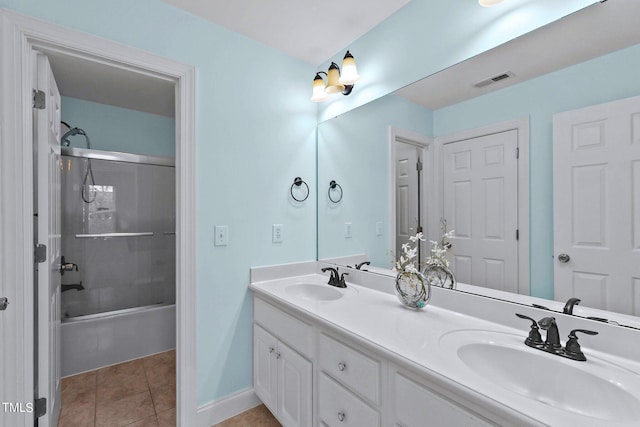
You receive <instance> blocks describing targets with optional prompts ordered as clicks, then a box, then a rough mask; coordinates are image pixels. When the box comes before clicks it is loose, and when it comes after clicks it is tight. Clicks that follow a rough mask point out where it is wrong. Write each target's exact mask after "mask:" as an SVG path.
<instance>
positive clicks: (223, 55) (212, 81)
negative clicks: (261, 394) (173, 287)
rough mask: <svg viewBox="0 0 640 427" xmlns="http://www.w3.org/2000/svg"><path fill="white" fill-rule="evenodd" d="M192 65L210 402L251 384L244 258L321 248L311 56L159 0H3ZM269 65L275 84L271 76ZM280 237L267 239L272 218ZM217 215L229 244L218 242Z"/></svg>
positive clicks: (202, 330) (282, 257)
mask: <svg viewBox="0 0 640 427" xmlns="http://www.w3.org/2000/svg"><path fill="white" fill-rule="evenodd" d="M0 7H6V8H9V9H14V10H16V11H19V12H22V13H24V14H27V15H32V16H34V17H38V18H42V19H45V20H47V21H51V22H54V23H57V24H60V25H64V26H68V27H70V28H73V29H76V30H80V31H84V32H88V33H92V34H95V35H98V36H100V37H104V38H107V39H110V40H114V41H117V42H120V43H123V44H126V45H130V46H133V47H136V48H139V49H144V50H147V51H150V52H152V53H155V54H158V55H162V56H164V57H168V58H171V59H173V60H177V61H181V62H184V63H187V64H191V65H194V66H195V67H196V70H197V92H196V93H197V104H196V108H197V129H196V140H197V218H198V219H197V223H196V228H197V236H198V237H197V239H198V240H197V260H196V262H197V282H196V283H186V284H184V285H185V286H195V288H196V292H197V301H198V306H197V328H198V329H197V343H198V348H197V359H198V364H197V378H198V403H199V404H203V403H206V402H210V401H213V400H217V399H220V398H222V397H225V396H228V395H230V394H232V393H234V392H237V391H238V390H241V389H245V388H248V387H251V386H252V326H251V323H252V313H251V311H252V306H251V299H250V292H249V290H248V283H249V268H250V267H251V266H257V265H269V264H278V263H287V262H296V261H308V260H314V259H315V258H316V233H315V229H316V228H315V224H316V221H315V211H316V209H315V194H313V193H312V194H311V196H310V197H309V199H308V200H307V201H306V202H304V203H303V204H292V203H290V201H289V199H288V194H289V186H290V185H291V183H292V181H293V178H294V177H296V176H301V177H303V178H304V179H305V180H306V181H307V182H308V183H309V186H310V187H311V188H315V134H316V131H315V125H316V107H315V105H313V103H311V102H309V89H310V83H309V76H312V75H313V72H314V67H312V66H310V65H308V64H306V63H303V62H302V61H299V60H296V59H293V58H291V57H290V56H287V55H285V54H283V53H281V52H278V51H276V50H274V49H272V48H270V47H267V46H265V45H262V44H259V43H257V42H255V41H252V40H250V39H248V38H246V37H243V36H241V35H239V34H236V33H233V32H231V31H228V30H226V29H224V28H222V27H219V26H216V25H214V24H212V23H210V22H208V21H205V20H203V19H199V18H196V17H194V16H192V15H190V14H188V13H186V12H184V11H182V10H180V9H178V8H175V7H172V6H170V5H167V4H165V3H163V2H161V1H160V0H136V1H130V0H92V1H86V0H56V1H50V0H0ZM265 70H268V76H269V84H264V78H265V77H264V76H265ZM273 223H278V224H283V225H284V230H283V236H284V242H283V243H281V244H273V243H271V224H273ZM217 224H225V225H228V226H229V229H230V236H229V246H226V247H214V245H213V231H214V226H215V225H217Z"/></svg>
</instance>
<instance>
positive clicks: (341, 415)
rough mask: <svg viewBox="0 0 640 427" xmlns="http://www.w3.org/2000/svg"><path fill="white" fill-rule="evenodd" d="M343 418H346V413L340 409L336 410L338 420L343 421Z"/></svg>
mask: <svg viewBox="0 0 640 427" xmlns="http://www.w3.org/2000/svg"><path fill="white" fill-rule="evenodd" d="M345 418H347V415H346V414H345V413H344V412H342V411H340V412H338V420H339V421H340V422H343V421H344V419H345Z"/></svg>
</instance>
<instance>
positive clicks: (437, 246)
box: [425, 219, 455, 268]
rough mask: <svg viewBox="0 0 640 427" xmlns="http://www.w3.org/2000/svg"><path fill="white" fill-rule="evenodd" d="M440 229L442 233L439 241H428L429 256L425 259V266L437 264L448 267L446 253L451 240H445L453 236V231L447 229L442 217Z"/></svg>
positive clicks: (449, 247)
mask: <svg viewBox="0 0 640 427" xmlns="http://www.w3.org/2000/svg"><path fill="white" fill-rule="evenodd" d="M441 229H442V231H443V234H442V238H441V239H440V241H439V242H436V241H435V240H430V241H429V243H431V251H430V253H429V257H428V258H427V259H426V261H425V264H426V266H427V267H428V266H430V265H433V264H439V265H443V266H445V267H446V268H449V260H448V259H447V257H446V254H447V251H448V250H449V249H451V242H447V239H451V238H452V237H455V231H454V230H451V231H447V220H446V219H443V220H442V221H441Z"/></svg>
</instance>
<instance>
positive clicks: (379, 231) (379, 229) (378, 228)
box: [376, 221, 382, 236]
mask: <svg viewBox="0 0 640 427" xmlns="http://www.w3.org/2000/svg"><path fill="white" fill-rule="evenodd" d="M376 236H382V221H378V222H376Z"/></svg>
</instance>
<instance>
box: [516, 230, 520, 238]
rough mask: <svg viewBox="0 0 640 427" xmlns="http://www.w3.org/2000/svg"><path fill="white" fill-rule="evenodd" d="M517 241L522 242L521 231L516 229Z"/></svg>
mask: <svg viewBox="0 0 640 427" xmlns="http://www.w3.org/2000/svg"><path fill="white" fill-rule="evenodd" d="M516 240H520V230H518V229H516Z"/></svg>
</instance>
